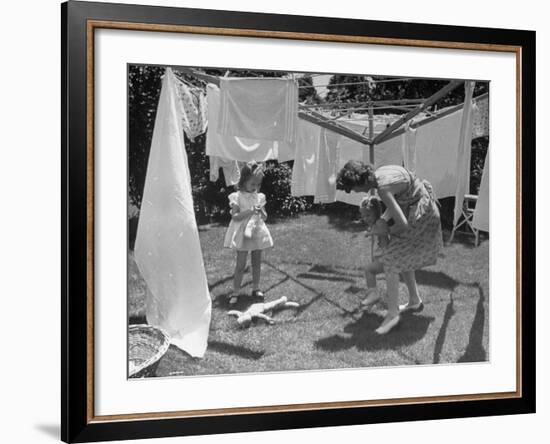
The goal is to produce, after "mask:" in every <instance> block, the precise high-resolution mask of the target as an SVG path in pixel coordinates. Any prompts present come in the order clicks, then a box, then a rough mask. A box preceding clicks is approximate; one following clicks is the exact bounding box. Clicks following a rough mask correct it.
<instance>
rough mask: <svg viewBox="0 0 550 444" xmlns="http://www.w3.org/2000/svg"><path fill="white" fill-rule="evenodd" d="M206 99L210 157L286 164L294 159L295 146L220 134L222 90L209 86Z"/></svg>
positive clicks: (207, 144)
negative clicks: (276, 161)
mask: <svg viewBox="0 0 550 444" xmlns="http://www.w3.org/2000/svg"><path fill="white" fill-rule="evenodd" d="M206 97H207V102H208V131H207V133H206V154H207V155H208V156H218V157H221V158H224V159H231V160H238V161H240V162H251V161H256V162H264V161H266V160H270V159H278V160H279V162H286V161H288V160H291V159H294V144H288V143H285V142H277V141H273V140H260V139H250V138H245V137H238V136H236V135H222V134H219V133H218V126H219V125H218V117H219V114H220V89H219V88H218V87H217V86H215V85H212V84H209V85H207V87H206Z"/></svg>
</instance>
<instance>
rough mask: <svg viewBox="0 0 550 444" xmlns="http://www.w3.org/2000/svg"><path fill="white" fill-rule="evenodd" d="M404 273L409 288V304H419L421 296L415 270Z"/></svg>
mask: <svg viewBox="0 0 550 444" xmlns="http://www.w3.org/2000/svg"><path fill="white" fill-rule="evenodd" d="M402 275H403V280H404V281H405V284H407V289H408V290H409V305H416V304H419V303H420V296H419V295H418V286H417V285H416V275H415V273H414V271H404V272H403V273H402Z"/></svg>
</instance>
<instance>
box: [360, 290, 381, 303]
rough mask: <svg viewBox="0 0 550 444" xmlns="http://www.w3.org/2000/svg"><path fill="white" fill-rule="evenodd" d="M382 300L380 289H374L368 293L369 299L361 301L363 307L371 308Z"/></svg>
mask: <svg viewBox="0 0 550 444" xmlns="http://www.w3.org/2000/svg"><path fill="white" fill-rule="evenodd" d="M380 299H381V296H380V292H379V291H378V289H376V288H373V289H371V290H370V291H368V292H367V297H366V298H365V299H363V300H362V301H361V306H363V307H369V306H371V305H373V304H375V303H376V302H378V301H379V300H380Z"/></svg>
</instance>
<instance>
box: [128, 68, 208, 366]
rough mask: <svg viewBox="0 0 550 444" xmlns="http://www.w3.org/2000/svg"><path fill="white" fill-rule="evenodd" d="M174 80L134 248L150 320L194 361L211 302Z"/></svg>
mask: <svg viewBox="0 0 550 444" xmlns="http://www.w3.org/2000/svg"><path fill="white" fill-rule="evenodd" d="M175 81H176V79H175V77H174V74H173V73H172V71H171V70H170V69H167V70H166V73H165V75H164V79H163V82H162V90H161V94H160V99H159V104H158V110H157V115H156V119H155V128H154V130H153V139H152V143H151V152H150V154H149V161H148V165H147V176H146V179H145V188H144V193H143V199H142V203H141V210H140V215H139V224H138V230H137V237H136V243H135V249H134V254H135V260H136V263H137V265H138V268H139V271H140V273H141V275H142V276H143V278H144V279H145V282H146V283H147V287H148V288H149V292H148V293H147V298H146V316H147V322H148V323H149V324H150V325H153V326H158V327H161V328H162V329H164V330H165V331H166V332H167V333H168V334H169V335H170V338H171V342H172V343H173V344H174V345H176V346H177V347H179V348H181V349H182V350H184V351H186V352H187V353H189V354H190V355H191V356H195V357H202V356H203V355H204V353H205V351H206V346H207V340H208V331H209V326H210V314H211V299H210V294H209V291H208V284H207V280H206V273H205V269H204V264H203V259H202V251H201V246H200V241H199V233H198V229H197V224H196V221H195V212H194V209H193V198H192V195H191V178H190V175H189V166H188V163H187V154H186V152H185V145H184V138H183V128H182V122H181V117H182V116H181V112H180V111H181V109H180V108H179V105H178V103H177V95H176V90H175V88H176V87H175Z"/></svg>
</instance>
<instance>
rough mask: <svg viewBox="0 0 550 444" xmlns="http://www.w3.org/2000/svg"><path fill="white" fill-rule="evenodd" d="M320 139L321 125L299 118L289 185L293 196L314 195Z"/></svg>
mask: <svg viewBox="0 0 550 444" xmlns="http://www.w3.org/2000/svg"><path fill="white" fill-rule="evenodd" d="M320 140H321V127H320V126H319V125H315V124H313V123H310V122H308V121H306V120H303V119H300V121H299V123H298V132H297V135H296V153H295V159H294V166H293V168H292V184H291V187H290V188H291V194H292V195H293V196H314V195H315V191H316V184H317V164H318V148H319V143H320Z"/></svg>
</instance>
